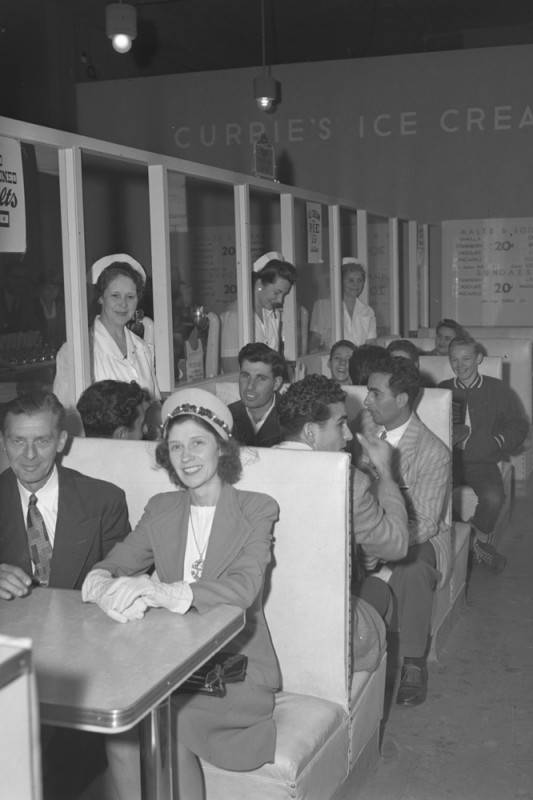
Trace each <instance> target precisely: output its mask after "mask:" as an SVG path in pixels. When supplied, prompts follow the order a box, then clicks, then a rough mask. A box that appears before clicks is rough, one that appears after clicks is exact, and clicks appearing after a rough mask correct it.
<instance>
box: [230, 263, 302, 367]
mask: <svg viewBox="0 0 533 800" xmlns="http://www.w3.org/2000/svg"><path fill="white" fill-rule="evenodd" d="M252 282H253V304H254V338H253V341H254V342H262V343H263V344H266V345H268V346H269V347H271V348H272V350H277V351H278V353H281V354H282V355H283V353H282V352H281V351H282V344H283V333H282V310H283V303H284V301H285V298H286V296H287V295H288V294H289V292H290V290H291V288H292V286H293V285H294V283H295V282H296V269H295V267H294V266H293V265H292V264H290V263H289V262H288V261H285V259H284V258H283V256H282V255H281V253H276V252H274V251H271V252H269V253H265V254H264V255H262V256H260V257H259V258H258V259H256V260H255V261H254V266H253V275H252ZM220 322H221V326H222V332H221V345H220V357H221V361H222V369H223V371H224V372H226V373H227V372H237V370H238V369H239V361H238V353H239V335H238V318H237V305H236V304H233V305H232V306H231V307H230V308H228V310H227V311H224V312H223V313H222V314H221V315H220Z"/></svg>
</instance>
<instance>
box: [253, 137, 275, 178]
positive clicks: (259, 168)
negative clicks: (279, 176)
mask: <svg viewBox="0 0 533 800" xmlns="http://www.w3.org/2000/svg"><path fill="white" fill-rule="evenodd" d="M253 174H254V175H255V176H256V177H257V178H268V179H269V180H271V181H274V180H276V159H275V156H274V147H273V146H272V145H271V144H270V142H269V141H268V139H267V137H266V135H265V134H264V133H263V134H261V136H260V137H259V139H257V141H255V142H254V145H253Z"/></svg>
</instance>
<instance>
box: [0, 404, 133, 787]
mask: <svg viewBox="0 0 533 800" xmlns="http://www.w3.org/2000/svg"><path fill="white" fill-rule="evenodd" d="M64 420H65V411H64V408H63V406H62V405H61V403H60V402H59V400H58V399H57V398H56V396H55V395H54V394H52V393H51V392H45V391H35V392H32V393H28V394H26V395H20V396H19V397H17V398H15V399H13V400H10V401H9V402H8V403H6V405H5V406H4V413H3V418H2V439H3V444H4V448H5V450H6V453H7V458H8V462H9V468H8V469H7V470H5V471H4V472H3V473H2V474H1V475H0V604H1V603H2V602H7V601H12V602H18V601H19V600H18V599H19V598H23V597H25V596H26V595H27V594H28V593H29V592H31V591H32V587H33V586H37V585H40V586H45V587H46V586H50V587H55V588H59V589H81V585H82V583H83V581H84V579H85V576H86V575H87V573H88V572H89V571H90V570H91V568H92V567H93V566H94V565H95V564H96V563H97V562H98V561H101V560H102V558H104V557H105V555H106V554H107V553H108V552H109V550H110V549H111V548H112V547H113V546H114V544H116V542H118V541H120V540H121V539H123V538H124V536H126V534H127V533H128V532H129V522H128V509H127V506H126V498H125V495H124V492H123V491H122V490H121V489H119V488H118V487H116V486H113V485H112V484H110V483H106V482H105V481H100V480H96V479H94V478H89V477H87V476H86V475H82V474H81V473H79V472H76V471H75V470H71V469H65V468H63V467H61V466H58V465H56V458H57V456H58V454H59V453H61V452H62V450H63V448H64V447H65V444H66V440H67V433H66V431H65V428H64ZM39 591H42V589H39ZM80 602H81V601H80ZM42 753H43V785H44V797H45V800H48V799H49V800H60V799H61V800H64V799H65V798H70V797H72V796H75V794H76V791H77V790H78V791H79V790H80V788H83V781H84V780H85V781H87V782H88V781H89V780H90V779H92V777H94V771H95V770H97V769H98V768H103V764H104V761H103V743H102V741H101V739H100V737H94V735H91V734H83V733H78V732H75V731H63V730H62V729H54V728H48V727H46V726H45V727H44V728H43V729H42ZM67 764H70V767H71V769H67V768H66V765H67Z"/></svg>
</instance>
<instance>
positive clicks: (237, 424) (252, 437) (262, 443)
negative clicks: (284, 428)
mask: <svg viewBox="0 0 533 800" xmlns="http://www.w3.org/2000/svg"><path fill="white" fill-rule="evenodd" d="M229 410H230V411H231V416H232V417H233V436H234V437H235V439H236V440H237V441H238V442H240V444H244V445H248V446H249V447H273V446H274V445H275V444H279V443H280V442H281V439H282V434H281V427H280V424H279V416H278V409H277V407H276V405H274V406H273V408H272V410H271V411H270V414H269V415H268V417H267V418H266V419H265V421H264V423H263V424H262V425H261V427H260V429H259V430H258V431H257V433H256V432H255V430H254V426H253V425H252V422H251V420H250V417H249V416H248V413H247V411H246V406H245V405H244V403H243V402H242V400H237V401H236V402H235V403H231V405H230V406H229Z"/></svg>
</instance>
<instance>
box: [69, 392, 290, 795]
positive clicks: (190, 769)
mask: <svg viewBox="0 0 533 800" xmlns="http://www.w3.org/2000/svg"><path fill="white" fill-rule="evenodd" d="M162 418H163V438H162V441H161V442H160V443H159V445H158V448H157V461H158V463H159V464H160V465H161V466H163V467H164V468H165V469H166V470H167V472H168V474H169V476H170V478H171V480H172V481H173V482H174V483H176V484H177V485H178V486H180V487H181V488H182V489H183V490H184V491H179V492H169V493H166V494H160V495H156V496H155V497H153V498H152V499H151V500H150V502H149V503H148V505H147V507H146V511H145V513H144V516H143V517H142V519H141V521H140V522H139V524H138V525H137V527H136V529H135V530H134V531H133V533H131V534H130V535H129V536H128V537H127V538H126V539H125V540H124V542H121V543H120V545H118V546H117V547H115V548H114V549H113V550H112V551H111V553H110V554H109V556H108V557H107V558H106V559H105V560H104V561H102V562H100V563H99V564H97V565H96V567H95V568H94V570H93V571H92V572H91V573H90V574H89V575H88V577H87V579H86V581H85V584H84V586H83V590H82V595H83V599H84V600H85V601H90V602H95V603H98V605H99V606H100V607H101V608H102V609H103V610H104V611H105V612H106V613H107V614H108V615H109V616H110V617H111V618H112V619H115V620H117V621H120V622H127V621H128V620H132V619H139V618H141V617H142V616H143V615H144V613H145V612H146V611H147V609H149V608H150V607H153V606H158V607H164V608H167V609H168V610H169V611H172V612H174V613H178V614H184V613H186V612H187V611H188V610H189V609H190V608H195V609H196V610H197V611H198V612H199V613H200V614H202V613H204V612H205V611H207V610H209V609H210V608H212V607H213V606H216V605H218V604H219V603H229V604H232V605H236V606H238V607H240V608H242V609H243V610H244V611H245V612H246V623H245V627H244V630H243V632H242V633H241V634H239V635H238V636H237V637H236V638H235V639H234V640H233V641H232V642H231V643H230V645H229V649H230V650H231V651H233V652H235V653H237V652H240V653H244V654H245V655H246V656H247V657H248V668H247V672H246V676H245V679H244V680H243V681H242V682H241V683H234V684H228V685H227V686H226V695H225V696H224V697H213V696H206V695H201V694H192V695H191V694H179V695H177V696H176V697H175V698H173V710H174V713H175V714H176V715H177V731H178V735H177V739H178V741H177V756H178V770H177V776H178V783H179V787H178V789H179V791H178V795H179V796H180V797H186V798H188V800H199V798H203V797H204V794H203V778H202V774H201V769H200V765H199V762H198V760H197V756H200V757H201V758H204V759H205V760H206V761H209V762H210V763H213V764H216V765H217V766H219V767H222V768H224V769H230V770H250V769H255V768H256V767H258V766H260V765H261V764H264V763H266V762H270V761H273V759H274V745H275V727H274V721H273V719H272V711H273V708H274V692H275V690H276V689H277V687H278V685H279V673H278V666H277V661H276V656H275V654H274V649H273V647H272V642H271V640H270V634H269V631H268V628H267V625H266V621H265V617H264V614H263V585H264V579H265V573H266V569H267V567H268V564H269V563H270V560H271V547H272V529H273V525H274V522H275V520H276V518H277V515H278V506H277V503H276V502H275V501H274V500H273V499H272V498H271V497H268V496H267V495H264V494H258V493H256V492H244V491H237V490H236V489H234V488H233V486H232V484H233V483H235V482H236V481H237V480H238V479H239V477H240V474H241V463H240V459H239V449H238V446H237V445H236V443H235V442H234V440H233V438H232V436H231V430H232V424H233V422H232V417H231V413H230V412H229V409H228V408H227V406H225V405H224V403H223V402H222V401H221V400H219V399H218V398H217V397H216V396H215V395H213V394H210V393H209V392H206V391H203V390H202V389H182V390H181V391H177V392H175V393H174V394H172V395H171V396H170V397H169V398H167V400H165V402H164V404H163V409H162ZM152 567H155V571H154V572H153V574H152V576H151V577H148V574H146V573H148V572H149V571H150V570H151V569H152ZM109 740H110V741H109V744H108V761H109V764H110V771H111V775H112V778H113V780H114V783H115V790H116V794H117V795H118V797H119V798H121V800H122V799H124V800H126V798H127V799H128V800H137V798H140V775H139V754H138V741H137V733H136V731H133V732H128V733H126V734H119V735H115V736H113V737H109Z"/></svg>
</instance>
